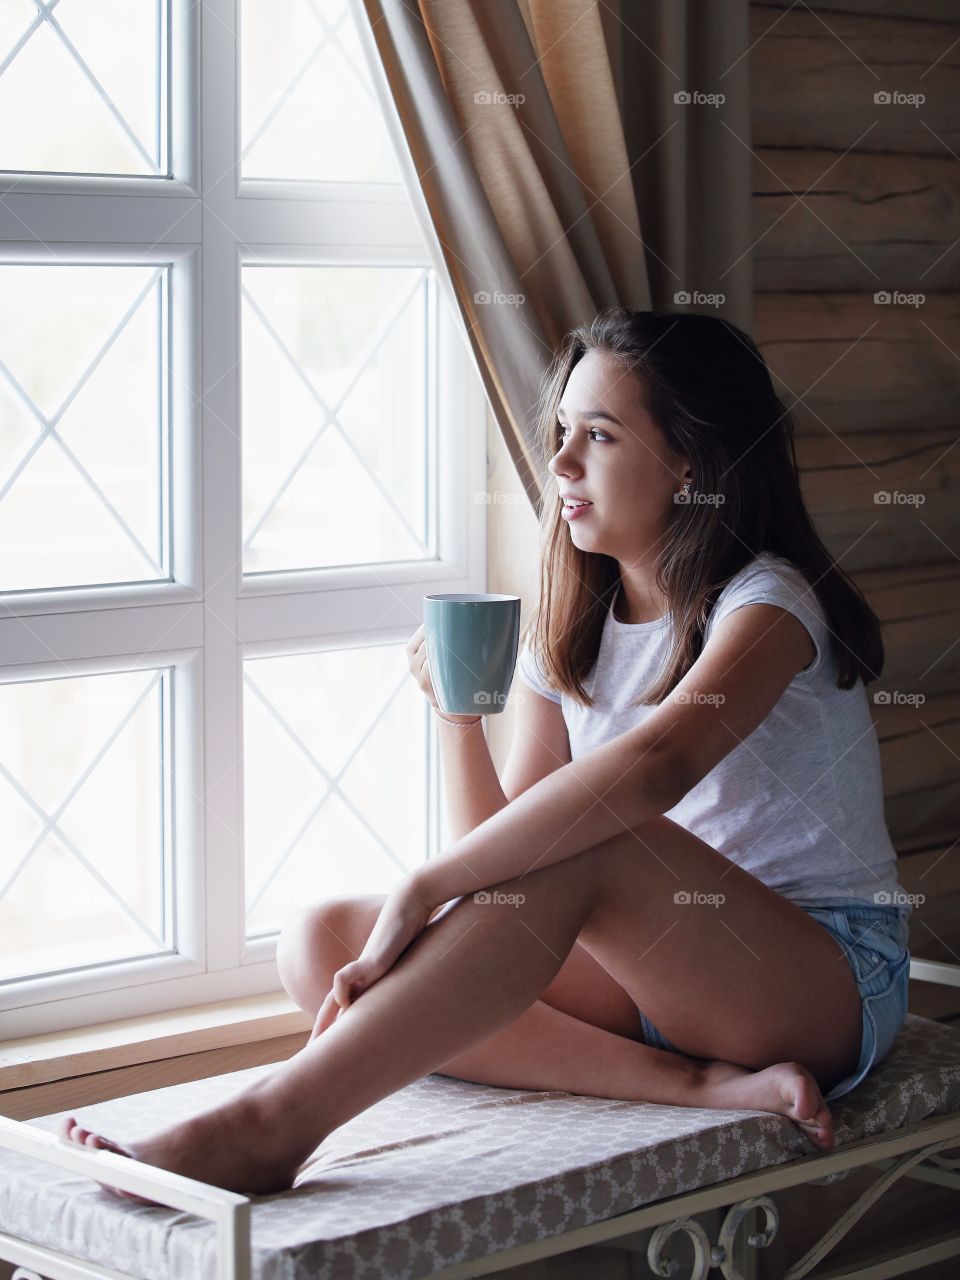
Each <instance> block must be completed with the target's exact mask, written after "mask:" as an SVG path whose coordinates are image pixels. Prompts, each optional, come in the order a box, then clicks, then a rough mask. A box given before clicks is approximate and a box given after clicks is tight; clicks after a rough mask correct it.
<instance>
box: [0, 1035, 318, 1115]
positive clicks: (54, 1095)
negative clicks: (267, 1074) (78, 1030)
mask: <svg viewBox="0 0 960 1280" xmlns="http://www.w3.org/2000/svg"><path fill="white" fill-rule="evenodd" d="M305 1043H306V1036H305V1035H301V1034H296V1035H287V1036H278V1037H277V1038H275V1039H272V1040H262V1041H260V1042H258V1043H254V1044H235V1045H229V1046H228V1047H227V1048H224V1049H209V1050H207V1051H206V1052H205V1053H190V1054H184V1055H183V1056H182V1057H179V1058H164V1059H163V1060H162V1061H159V1062H141V1063H138V1064H137V1065H136V1066H132V1067H119V1068H117V1070H115V1071H100V1072H95V1073H94V1074H92V1075H84V1076H76V1077H73V1078H70V1079H67V1080H55V1081H52V1082H51V1083H49V1084H39V1085H34V1086H33V1087H31V1088H27V1089H12V1090H9V1091H7V1092H5V1093H0V1115H4V1116H9V1117H10V1119H11V1120H30V1119H32V1118H33V1117H34V1116H45V1115H51V1114H53V1113H54V1112H57V1111H65V1110H66V1109H67V1108H68V1107H87V1106H90V1105H91V1104H92V1103H94V1102H107V1101H108V1100H109V1099H111V1098H125V1097H126V1096H127V1095H128V1094H131V1093H143V1092H145V1091H146V1090H148V1089H163V1088H165V1087H166V1086H167V1085H171V1084H182V1083H183V1082H184V1081H186V1080H205V1079H206V1078H207V1077H208V1076H216V1075H221V1074H223V1073H224V1072H228V1071H242V1070H244V1069H245V1068H246V1067H256V1066H260V1065H261V1064H263V1063H267V1062H282V1061H284V1060H286V1059H287V1058H290V1057H292V1056H293V1054H295V1053H296V1052H297V1051H298V1050H299V1049H302V1048H303V1046H304V1044H305Z"/></svg>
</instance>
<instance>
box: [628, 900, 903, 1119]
mask: <svg viewBox="0 0 960 1280" xmlns="http://www.w3.org/2000/svg"><path fill="white" fill-rule="evenodd" d="M796 905H797V906H799V907H802V908H803V909H804V911H806V912H807V914H808V915H811V916H812V917H813V918H814V920H816V921H817V923H818V924H822V925H823V927H824V928H825V929H826V930H827V932H828V933H829V934H830V935H831V936H832V937H833V938H835V939H836V941H837V942H838V943H839V944H840V946H841V947H842V949H843V953H844V955H845V956H846V958H847V961H848V962H849V964H850V968H851V970H852V972H853V977H854V981H855V982H856V984H857V988H858V990H859V992H860V999H861V1007H862V1010H863V1035H862V1039H861V1043H860V1058H859V1061H858V1062H857V1065H856V1067H855V1068H854V1070H853V1074H852V1075H849V1076H847V1077H846V1079H844V1080H840V1081H839V1082H838V1083H837V1084H835V1085H834V1086H833V1088H832V1089H831V1090H830V1091H829V1092H828V1093H825V1094H824V1095H823V1097H824V1101H825V1102H831V1101H833V1100H834V1099H835V1098H839V1097H842V1096H843V1094H845V1093H849V1092H850V1090H851V1089H853V1088H855V1087H856V1086H857V1085H858V1084H859V1083H860V1082H861V1080H863V1078H864V1077H865V1076H866V1075H867V1073H868V1072H869V1071H870V1070H871V1068H873V1067H874V1066H876V1064H877V1063H878V1062H880V1061H881V1060H882V1059H883V1058H885V1057H886V1055H887V1053H888V1052H889V1050H890V1046H891V1045H892V1044H893V1041H894V1039H895V1038H896V1035H897V1032H898V1031H899V1030H900V1028H901V1026H902V1025H903V1022H904V1019H905V1018H906V1016H907V993H908V984H909V978H910V952H909V949H908V946H907V919H908V912H907V909H906V908H901V907H897V906H875V905H874V904H873V903H867V902H861V901H860V900H855V901H854V900H849V899H846V900H836V901H830V902H817V903H813V902H810V903H808V902H797V903H796ZM638 1012H639V1013H640V1023H641V1025H642V1027H643V1038H644V1040H645V1041H646V1043H647V1044H648V1045H652V1046H653V1048H655V1049H665V1050H666V1051H667V1052H668V1053H680V1052H682V1051H681V1050H680V1049H678V1048H677V1047H676V1046H675V1045H673V1044H671V1043H670V1041H669V1040H668V1039H667V1038H666V1036H664V1035H662V1034H661V1033H660V1032H659V1031H658V1030H657V1028H656V1027H655V1026H654V1025H653V1023H652V1022H651V1021H650V1019H649V1018H648V1017H647V1016H646V1015H645V1014H644V1013H643V1012H642V1010H638Z"/></svg>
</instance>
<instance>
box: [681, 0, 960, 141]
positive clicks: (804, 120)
mask: <svg viewBox="0 0 960 1280" xmlns="http://www.w3.org/2000/svg"><path fill="white" fill-rule="evenodd" d="M750 18H751V23H750V25H751V38H752V40H753V41H755V43H754V44H753V46H752V48H751V51H750V58H751V86H752V95H753V97H752V113H751V115H752V124H753V139H752V145H753V146H754V147H757V146H774V147H827V148H832V149H835V150H838V151H846V150H847V149H848V148H851V147H855V148H856V149H857V150H859V151H887V152H908V153H911V154H915V155H936V156H942V155H950V153H951V152H957V151H960V115H958V113H957V110H956V102H957V100H958V98H960V45H955V44H954V41H955V40H956V39H957V37H958V36H960V25H957V24H956V23H955V22H954V23H935V22H915V21H912V20H910V19H901V18H885V17H880V18H878V17H873V16H869V15H865V14H854V13H833V14H831V15H830V16H829V18H828V19H825V18H824V17H823V16H822V15H818V14H816V13H812V12H810V10H809V9H807V8H806V7H805V6H803V5H798V6H796V7H795V8H793V9H791V10H790V11H788V12H784V11H783V10H782V9H777V8H773V7H768V6H765V5H758V6H754V7H753V8H752V9H751V14H750ZM951 46H953V47H951ZM705 88H706V89H709V88H712V86H705ZM881 91H886V92H893V91H896V92H898V93H901V94H923V95H924V97H925V99H926V101H925V102H923V103H922V104H921V105H920V106H913V105H906V104H905V103H899V104H895V103H890V104H887V105H879V104H878V103H876V102H875V101H874V94H876V93H877V92H881Z"/></svg>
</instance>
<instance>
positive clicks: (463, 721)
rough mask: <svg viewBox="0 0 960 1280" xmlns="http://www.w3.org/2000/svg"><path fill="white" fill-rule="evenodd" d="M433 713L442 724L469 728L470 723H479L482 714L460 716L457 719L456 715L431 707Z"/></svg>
mask: <svg viewBox="0 0 960 1280" xmlns="http://www.w3.org/2000/svg"><path fill="white" fill-rule="evenodd" d="M433 714H434V715H435V716H436V717H437V719H438V720H442V721H443V723H444V724H451V725H453V727H454V728H455V729H469V728H470V726H471V725H474V724H479V723H480V721H481V720H482V719H483V716H482V715H478V716H461V717H460V718H459V719H458V718H457V717H456V716H448V715H446V713H445V712H443V711H441V710H440V708H439V707H434V708H433Z"/></svg>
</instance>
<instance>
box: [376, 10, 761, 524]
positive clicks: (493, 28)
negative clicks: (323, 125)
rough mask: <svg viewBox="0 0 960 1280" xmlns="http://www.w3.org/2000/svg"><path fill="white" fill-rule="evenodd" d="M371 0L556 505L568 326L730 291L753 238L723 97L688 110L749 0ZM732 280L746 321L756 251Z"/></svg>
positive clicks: (731, 55)
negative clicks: (560, 385)
mask: <svg viewBox="0 0 960 1280" xmlns="http://www.w3.org/2000/svg"><path fill="white" fill-rule="evenodd" d="M363 4H364V9H365V12H366V16H367V19H368V22H369V28H370V36H371V38H372V41H373V44H374V46H375V50H376V55H377V57H378V59H379V62H380V64H381V66H382V68H383V72H384V75H385V78H386V81H387V84H388V85H389V89H390V92H391V94H392V96H393V101H394V103H395V106H396V109H397V114H398V116H399V119H400V122H401V127H402V129H403V132H404V136H405V140H406V145H407V147H408V149H409V152H410V155H411V158H412V161H413V165H414V168H415V170H416V176H417V181H418V184H419V187H420V191H421V192H422V196H423V200H424V203H425V206H426V209H427V211H428V215H429V220H430V232H431V233H432V235H433V236H434V238H435V241H436V244H437V248H438V250H439V253H440V255H441V257H442V260H443V264H444V266H445V268H446V272H447V276H448V282H449V288H450V290H451V292H452V295H453V300H454V301H455V303H456V306H457V308H458V311H459V314H460V317H461V319H462V321H463V325H464V328H465V333H466V336H467V339H468V341H469V343H470V346H471V349H472V353H473V356H474V359H475V361H476V365H477V368H478V371H479V374H480V377H481V379H482V380H483V384H484V387H485V390H486V393H487V396H488V399H489V401H490V405H491V408H492V412H493V414H494V416H495V418H496V421H497V423H498V426H499V428H500V431H501V433H502V435H503V438H504V441H505V443H506V446H507V449H508V451H509V453H510V456H511V458H512V460H513V462H514V465H515V466H516V468H517V471H518V474H519V476H520V479H521V482H522V483H523V486H524V489H525V491H526V493H527V495H528V497H529V499H530V501H531V503H532V505H533V506H534V509H535V510H536V511H538V512H539V509H540V507H539V504H540V498H541V494H542V493H543V492H544V491H545V490H547V487H548V486H547V479H548V477H547V475H546V473H544V472H543V471H542V470H541V467H540V462H539V459H538V458H537V456H536V451H535V441H534V429H535V410H536V405H537V400H538V395H539V389H540V381H541V378H542V375H543V373H544V371H545V369H546V367H547V365H548V364H549V362H550V358H551V355H552V352H553V350H554V349H555V348H556V346H557V345H558V344H559V342H560V339H561V338H562V336H563V334H564V333H565V332H567V330H569V329H571V328H573V327H574V326H575V325H577V324H582V323H583V322H584V321H588V320H590V319H591V318H592V317H593V316H594V315H595V314H596V312H597V311H599V310H601V309H602V308H604V307H607V306H613V305H617V304H619V305H623V306H628V307H635V308H650V307H665V306H672V305H673V303H674V295H675V293H676V292H677V291H678V290H681V289H687V290H689V291H691V292H692V291H693V290H700V291H702V292H704V293H706V292H716V289H714V288H707V284H708V283H709V282H710V281H713V280H715V279H716V278H717V277H718V276H719V275H720V273H721V271H724V270H727V268H728V267H729V266H730V263H732V262H733V260H734V259H735V258H736V256H737V254H738V253H742V251H743V249H745V248H746V247H747V245H748V243H749V238H748V237H747V233H748V231H749V220H748V216H747V215H748V214H749V194H750V180H749V175H750V164H749V161H750V156H749V151H748V150H746V147H745V145H743V144H742V143H741V142H740V141H739V140H738V139H737V137H736V136H735V134H734V132H731V131H729V130H724V129H723V128H722V127H720V125H719V124H718V122H717V121H716V119H713V120H708V119H704V113H705V112H708V111H710V112H715V110H716V108H713V107H707V106H701V105H696V104H694V105H683V104H678V103H675V102H674V93H675V92H676V91H677V90H678V89H681V90H682V89H687V88H689V89H694V88H695V89H698V90H700V91H701V92H716V91H717V90H716V89H715V87H714V82H715V81H716V80H717V79H719V78H720V77H721V75H722V74H723V73H724V72H727V68H728V63H731V62H733V60H734V59H735V58H736V57H737V56H738V54H739V53H740V52H742V51H744V50H746V48H747V47H748V46H747V42H746V39H745V33H746V30H747V19H748V12H749V6H748V0H729V3H728V4H727V5H724V6H723V10H724V19H723V20H722V21H718V19H717V18H716V17H715V16H714V15H710V14H708V13H707V12H706V11H707V10H709V9H710V8H711V6H707V5H703V4H700V5H695V4H694V0H689V2H688V0H651V2H650V3H644V4H641V5H630V4H625V3H623V0H611V2H608V0H600V2H599V3H597V2H595V0H363ZM714 8H717V6H714ZM624 12H625V13H626V14H627V17H626V19H625V18H624V16H623V15H624ZM641 15H642V16H643V19H644V21H643V24H642V26H643V29H642V30H640V29H639V24H638V21H637V20H638V19H639V18H640V17H641ZM651 42H652V45H651ZM658 45H659V46H661V47H662V49H663V53H664V54H665V55H666V56H665V57H664V56H662V55H661V54H660V52H659V51H658V49H657V47H656V46H658ZM732 47H733V48H734V50H735V51H734V52H731V48H732ZM671 59H672V60H673V62H674V64H676V65H675V66H673V67H671V66H670V60H671ZM746 62H747V59H746V58H742V59H741V61H740V63H739V64H738V66H737V67H734V68H733V70H732V71H729V72H727V75H726V82H727V84H728V85H729V86H731V87H732V86H733V84H734V83H739V85H740V89H739V90H738V92H740V91H742V92H743V94H744V101H743V102H738V103H737V104H736V108H737V118H736V123H735V125H734V129H735V133H736V134H737V135H739V136H740V137H741V138H743V143H744V144H746V143H748V142H749V136H748V135H747V136H746V137H744V128H745V126H744V119H746V120H747V123H748V122H749V117H748V106H747V104H746V96H745V88H744V85H745V77H746ZM688 64H689V65H688ZM740 68H743V69H742V70H741V69H740ZM721 91H722V92H724V93H726V94H727V95H728V101H729V95H730V87H726V88H724V89H723V90H721ZM667 95H668V96H669V102H667V101H666V100H665V98H666V96H667ZM723 109H724V110H726V107H725V108H723ZM625 119H626V122H627V123H626V128H625V127H624V120H625ZM674 135H677V136H676V137H675V136H674ZM741 186H742V187H743V192H742V193H741V192H740V190H739V188H740V187H741ZM727 199H729V201H730V204H729V207H728V208H727V209H725V210H721V209H720V208H718V205H717V202H718V201H724V200H727ZM744 210H746V215H745V214H744ZM641 211H642V217H641ZM745 218H746V220H745V221H744V219H745ZM644 222H648V223H649V225H650V227H651V229H652V234H651V236H650V237H647V239H646V240H645V238H644V235H643V234H642V230H641V228H642V225H643V223H644ZM744 237H747V238H744ZM658 242H659V245H660V247H657V243H658ZM744 263H745V264H746V266H744V265H743V264H744ZM674 264H676V265H674ZM725 279H726V281H727V282H728V283H729V288H726V289H722V291H723V292H725V293H726V294H727V295H728V297H729V298H731V299H732V300H733V305H734V309H735V310H737V314H730V310H731V308H730V307H729V306H728V307H727V308H726V309H724V310H721V311H720V314H730V318H731V319H733V320H734V321H735V322H736V323H738V324H745V325H746V327H749V322H750V318H749V315H748V314H746V313H745V311H744V299H746V301H747V306H749V286H750V280H749V254H747V255H746V257H745V258H744V259H741V263H740V264H738V265H736V266H734V267H733V268H732V270H730V271H729V273H728V274H727V276H726V277H725ZM721 288H722V287H721Z"/></svg>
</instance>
